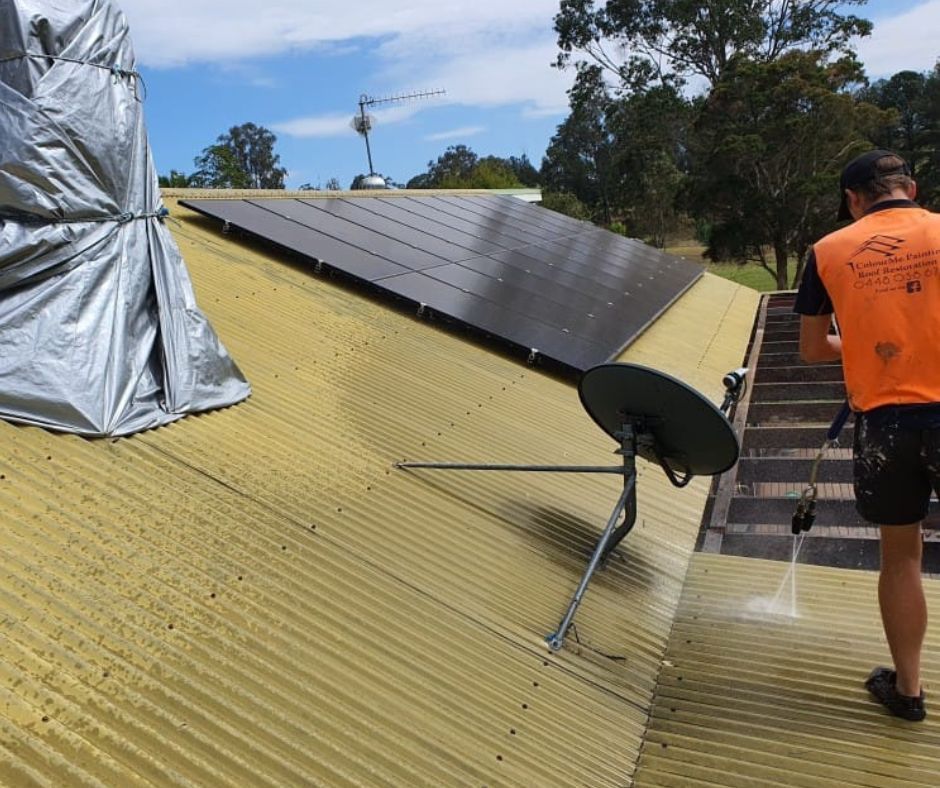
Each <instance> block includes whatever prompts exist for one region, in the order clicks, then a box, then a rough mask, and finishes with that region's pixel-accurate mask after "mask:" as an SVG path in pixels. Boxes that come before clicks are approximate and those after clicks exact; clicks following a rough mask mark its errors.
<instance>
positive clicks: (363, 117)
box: [352, 90, 447, 176]
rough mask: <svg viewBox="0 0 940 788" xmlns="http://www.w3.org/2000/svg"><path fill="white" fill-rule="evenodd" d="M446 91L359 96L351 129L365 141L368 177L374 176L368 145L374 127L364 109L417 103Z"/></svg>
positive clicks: (370, 116)
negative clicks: (378, 96)
mask: <svg viewBox="0 0 940 788" xmlns="http://www.w3.org/2000/svg"><path fill="white" fill-rule="evenodd" d="M446 92H447V91H446V90H421V91H417V92H415V93H396V94H395V95H393V96H383V97H381V98H375V97H374V96H369V95H366V94H365V93H363V94H362V95H361V96H359V114H358V115H355V116H353V119H352V127H353V129H354V130H355V131H356V132H357V133H359V134H361V135H362V136H363V138H364V139H365V141H366V156H367V157H368V158H369V175H370V176H373V175H375V167H374V166H373V165H372V147H371V146H370V145H369V132H370V131H371V130H372V127H373V126H374V125H375V118H374V117H373V116H372V115H367V114H366V107H370V108H371V107H374V106H376V105H377V104H399V103H401V102H405V101H417V100H419V99H427V98H433V97H434V96H443V95H445V93H446Z"/></svg>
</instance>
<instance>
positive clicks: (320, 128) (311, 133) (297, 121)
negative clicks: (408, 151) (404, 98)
mask: <svg viewBox="0 0 940 788" xmlns="http://www.w3.org/2000/svg"><path fill="white" fill-rule="evenodd" d="M419 109H420V108H419V107H417V106H415V105H414V104H405V105H403V106H399V107H389V108H388V109H380V110H374V111H372V112H369V113H368V114H369V115H371V116H372V119H373V121H374V122H375V124H376V125H380V126H384V125H390V124H393V123H401V122H402V121H406V120H408V119H409V118H411V117H414V115H416V114H417V113H418V111H419ZM354 114H355V113H353V112H345V113H343V112H328V113H324V114H321V115H310V116H307V117H302V118H294V119H293V120H286V121H282V122H279V123H269V124H265V125H267V126H269V127H270V128H271V129H273V130H274V131H276V132H279V133H281V134H287V135H289V136H291V137H347V136H349V135H350V134H352V119H353V115H354Z"/></svg>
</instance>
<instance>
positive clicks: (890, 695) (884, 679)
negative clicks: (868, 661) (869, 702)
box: [865, 668, 927, 722]
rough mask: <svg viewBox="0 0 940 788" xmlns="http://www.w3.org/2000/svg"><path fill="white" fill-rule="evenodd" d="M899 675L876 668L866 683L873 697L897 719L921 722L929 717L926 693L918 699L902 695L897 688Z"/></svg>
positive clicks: (888, 670) (921, 692)
mask: <svg viewBox="0 0 940 788" xmlns="http://www.w3.org/2000/svg"><path fill="white" fill-rule="evenodd" d="M897 683H898V674H897V673H895V672H894V671H893V670H890V669H888V668H875V669H874V670H873V671H872V672H871V675H870V676H869V677H868V679H867V680H866V681H865V688H866V689H867V690H868V691H869V692H870V693H871V696H872V697H873V698H874V699H875V700H877V701H878V702H879V703H880V704H881V705H882V706H884V707H885V708H886V709H887V710H888V711H890V712H891V713H892V714H893V715H894V716H895V717H901V718H902V719H905V720H910V721H911V722H920V721H921V720H922V719H924V717H926V716H927V710H926V709H925V708H924V691H923V690H921V691H920V695H919V696H918V697H916V698H912V697H909V696H907V695H902V694H901V693H899V692H898V688H897Z"/></svg>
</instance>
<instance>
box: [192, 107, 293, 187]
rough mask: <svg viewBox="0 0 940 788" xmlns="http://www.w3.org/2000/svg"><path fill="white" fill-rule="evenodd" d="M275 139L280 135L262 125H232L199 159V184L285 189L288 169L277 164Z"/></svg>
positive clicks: (197, 163)
mask: <svg viewBox="0 0 940 788" xmlns="http://www.w3.org/2000/svg"><path fill="white" fill-rule="evenodd" d="M275 142H277V137H275V136H274V134H273V133H272V132H270V131H268V130H267V129H266V128H264V127H263V126H256V125H255V124H254V123H243V124H242V125H241V126H232V128H230V129H229V130H228V133H226V134H220V135H219V137H218V139H217V140H216V141H215V144H214V145H210V146H209V147H207V148H205V149H204V150H203V152H202V154H201V155H200V156H198V157H197V158H196V173H195V174H194V177H196V175H197V174H198V177H199V180H200V184H199V185H209V186H211V188H237V189H283V188H284V176H285V175H287V170H286V169H285V168H284V167H280V166H278V164H279V163H280V160H281V157H280V156H279V155H278V154H276V153H275V152H274V143H275ZM235 184H238V185H235Z"/></svg>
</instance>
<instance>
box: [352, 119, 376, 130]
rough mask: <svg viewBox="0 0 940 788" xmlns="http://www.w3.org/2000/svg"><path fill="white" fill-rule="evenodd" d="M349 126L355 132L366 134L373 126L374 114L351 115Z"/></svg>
mask: <svg viewBox="0 0 940 788" xmlns="http://www.w3.org/2000/svg"><path fill="white" fill-rule="evenodd" d="M349 126H350V128H351V129H352V130H353V131H355V132H356V133H357V134H368V133H369V132H370V131H372V128H373V126H375V116H373V115H353V117H352V120H351V121H349Z"/></svg>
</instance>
